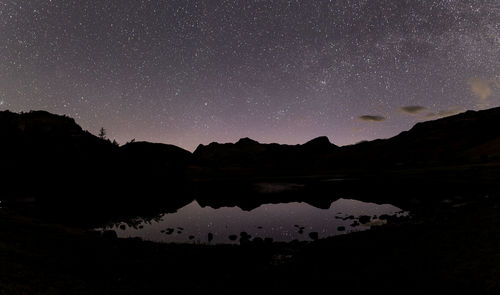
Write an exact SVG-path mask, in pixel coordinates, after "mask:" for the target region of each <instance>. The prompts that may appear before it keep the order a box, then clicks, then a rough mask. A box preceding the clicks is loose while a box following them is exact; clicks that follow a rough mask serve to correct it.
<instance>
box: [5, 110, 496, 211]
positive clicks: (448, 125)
mask: <svg viewBox="0 0 500 295" xmlns="http://www.w3.org/2000/svg"><path fill="white" fill-rule="evenodd" d="M498 126H500V108H492V109H488V110H482V111H467V112H465V113H462V114H458V115H455V116H450V117H446V118H442V119H437V120H434V121H427V122H422V123H418V124H416V125H415V126H414V127H413V128H411V129H410V130H408V131H404V132H402V133H401V134H399V135H397V136H394V137H392V138H389V139H379V140H374V141H369V142H362V143H359V144H355V145H349V146H342V147H338V146H336V145H335V144H333V143H331V142H330V140H329V139H328V138H327V137H325V136H322V137H318V138H314V139H312V140H310V141H308V142H306V143H304V144H301V145H285V144H276V143H270V144H264V143H259V142H257V141H255V140H252V139H250V138H242V139H240V140H239V141H237V142H236V143H223V144H221V143H215V142H213V143H210V144H208V145H201V144H200V145H199V146H198V147H197V149H196V150H195V151H194V153H190V152H189V151H186V150H184V149H182V148H179V147H176V146H174V145H168V144H159V143H149V142H130V143H127V144H125V145H123V146H118V145H116V144H113V143H111V142H110V141H109V140H106V139H103V138H99V137H97V136H95V135H93V134H91V133H89V132H88V131H85V130H83V129H82V128H81V127H80V126H79V125H78V124H76V122H75V121H74V119H72V118H69V117H67V116H60V115H54V114H51V113H48V112H45V111H32V112H29V113H21V114H16V113H12V112H9V111H3V112H0V138H1V139H2V144H1V145H0V153H1V154H2V160H1V164H2V170H1V171H0V177H1V179H2V181H3V186H2V199H3V200H8V201H9V200H10V201H13V202H14V201H15V202H18V201H23V202H24V201H26V200H28V201H29V202H34V203H35V204H36V206H35V207H36V208H43V211H44V212H53V215H54V216H57V215H61V214H65V218H76V217H80V218H84V217H85V216H88V214H92V217H93V218H96V219H99V218H102V219H105V218H107V217H109V216H121V215H127V216H130V215H134V214H135V215H138V214H139V212H142V214H154V212H155V210H159V208H161V210H162V211H165V210H175V209H177V208H179V206H181V205H183V204H187V203H189V202H190V201H192V198H193V196H192V195H193V194H191V193H188V191H190V190H196V195H197V198H198V199H199V200H203V201H204V202H206V201H207V200H209V201H210V200H213V199H214V198H213V197H212V196H213V195H214V194H222V193H220V191H221V188H222V187H228V193H227V194H226V195H224V196H220V198H219V201H220V203H219V205H225V204H227V202H229V203H231V204H239V203H238V200H237V199H238V198H240V199H245V200H246V201H247V202H248V204H249V205H248V206H249V207H251V206H255V205H256V204H257V203H259V202H265V201H268V200H267V199H266V200H264V199H262V200H260V199H259V200H257V199H255V196H254V193H253V191H254V190H253V186H254V182H253V180H252V179H256V177H260V178H261V179H264V178H265V177H283V176H289V177H292V176H294V177H295V176H300V177H312V176H314V175H319V174H331V175H333V174H336V175H337V174H338V175H342V174H345V173H346V172H347V171H349V173H350V174H353V173H354V176H355V175H356V173H361V172H363V171H386V170H391V169H406V171H410V170H411V169H416V168H418V169H420V170H418V171H426V169H429V168H431V167H458V166H464V167H465V166H467V165H488V167H493V166H495V165H496V166H498V164H499V163H500V129H498ZM453 169H455V168H453ZM353 171H354V172H353ZM356 171H357V172H356ZM415 171H416V170H415ZM457 171H458V170H457ZM221 177H222V178H221ZM224 177H230V178H231V179H233V180H234V179H235V178H239V180H237V181H233V180H231V181H230V182H228V181H222V182H219V181H216V179H217V178H221V179H223V178H224ZM318 187H319V188H318V189H315V191H311V192H310V193H308V195H311V196H312V195H321V194H322V190H323V188H321V187H322V186H318ZM289 195H291V194H289V193H287V196H289ZM237 196H238V197H237ZM304 197H305V198H308V197H307V196H300V198H304ZM259 198H264V197H263V196H260V197H259ZM294 198H297V199H299V197H298V196H294ZM215 199H217V198H215ZM326 201H328V200H323V201H321V202H324V203H325V204H326V203H328V202H326ZM256 202H257V203H256ZM69 208H71V209H69ZM169 208H170V209H169ZM55 211H57V212H55ZM101 221H102V220H101Z"/></svg>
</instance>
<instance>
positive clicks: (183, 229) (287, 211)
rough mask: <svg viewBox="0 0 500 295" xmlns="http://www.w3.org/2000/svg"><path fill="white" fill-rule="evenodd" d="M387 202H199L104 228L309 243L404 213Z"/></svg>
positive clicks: (171, 238)
mask: <svg viewBox="0 0 500 295" xmlns="http://www.w3.org/2000/svg"><path fill="white" fill-rule="evenodd" d="M407 214H408V213H407V212H403V211H402V210H401V209H400V208H397V207H395V206H393V205H389V204H383V205H379V204H374V203H366V202H361V201H357V200H350V199H338V200H336V201H334V202H332V203H331V205H330V207H329V208H328V209H320V208H316V207H314V206H312V205H309V204H307V203H303V202H292V203H280V204H264V205H261V206H259V207H257V208H255V209H253V210H251V211H245V210H242V209H240V208H238V207H221V208H211V207H202V206H200V205H199V204H198V202H196V201H193V202H191V203H190V204H188V205H186V206H184V207H182V208H180V209H178V210H177V211H176V212H174V213H168V214H162V215H161V216H160V217H158V218H157V219H155V220H153V221H144V220H138V221H136V222H133V223H132V222H129V223H124V222H122V223H118V224H114V225H112V226H108V227H106V228H105V229H106V230H114V231H116V233H117V235H118V237H121V238H127V237H140V238H142V239H143V240H148V241H155V242H168V243H203V244H237V243H240V240H241V241H248V240H252V239H256V238H257V239H263V240H264V239H266V241H278V242H289V241H293V240H300V241H311V240H315V239H317V238H319V239H321V238H325V237H330V236H335V235H339V234H345V233H350V232H353V231H362V230H367V229H370V227H372V226H376V225H383V224H385V223H386V222H387V217H388V216H397V217H400V216H404V215H407Z"/></svg>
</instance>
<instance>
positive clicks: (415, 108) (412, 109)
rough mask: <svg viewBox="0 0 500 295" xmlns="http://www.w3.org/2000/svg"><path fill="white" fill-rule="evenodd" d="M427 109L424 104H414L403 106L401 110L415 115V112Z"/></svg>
mask: <svg viewBox="0 0 500 295" xmlns="http://www.w3.org/2000/svg"><path fill="white" fill-rule="evenodd" d="M426 109H427V108H426V107H423V106H416V105H412V106H404V107H401V108H400V109H399V110H400V111H402V112H404V113H407V114H412V115H415V114H418V113H419V112H421V111H423V110H426Z"/></svg>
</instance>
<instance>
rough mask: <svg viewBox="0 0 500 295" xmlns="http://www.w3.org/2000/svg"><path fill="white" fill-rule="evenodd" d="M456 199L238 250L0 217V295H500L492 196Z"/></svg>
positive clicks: (499, 215)
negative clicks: (372, 222) (327, 234)
mask: <svg viewBox="0 0 500 295" xmlns="http://www.w3.org/2000/svg"><path fill="white" fill-rule="evenodd" d="M461 191H462V193H460V190H455V191H453V192H451V193H449V194H445V193H444V192H440V194H439V195H434V198H423V199H420V200H417V199H414V201H413V205H409V204H407V205H408V206H410V207H411V210H412V212H414V213H413V214H412V217H411V218H408V219H403V220H391V221H390V222H389V224H388V225H385V226H381V227H377V228H374V229H373V230H370V231H366V232H358V233H352V234H348V235H342V236H337V237H332V238H328V239H323V240H318V241H315V242H310V243H309V242H292V243H287V244H285V243H283V244H281V243H267V244H266V243H255V242H254V243H249V244H245V245H241V246H230V245H218V246H207V245H174V244H158V243H152V242H144V241H141V240H139V239H117V238H115V237H114V236H113V235H112V234H109V233H108V234H104V235H101V234H98V233H96V232H92V231H88V230H83V229H81V228H77V227H70V226H64V225H58V224H54V223H48V222H46V221H43V220H40V219H36V218H32V217H26V216H23V215H22V214H21V215H20V214H19V213H18V212H16V211H14V210H11V209H4V210H1V211H0V236H1V237H2V238H1V240H0V261H1V264H0V294H200V293H202V294H209V293H210V294H212V293H213V294H259V293H279V294H304V293H306V294H308V293H309V294H310V293H311V292H314V293H316V292H317V293H319V292H320V291H321V290H328V291H329V292H331V293H339V294H365V293H369V294H382V293H383V294H435V293H438V294H439V293H440V294H499V292H500V250H499V249H500V207H499V206H500V194H498V193H497V194H495V193H492V191H491V188H490V191H489V192H480V193H475V194H474V193H473V192H471V191H466V190H464V188H462V190H461ZM478 191H480V190H478ZM430 194H431V193H430ZM406 208H408V207H406ZM322 292H324V291H322Z"/></svg>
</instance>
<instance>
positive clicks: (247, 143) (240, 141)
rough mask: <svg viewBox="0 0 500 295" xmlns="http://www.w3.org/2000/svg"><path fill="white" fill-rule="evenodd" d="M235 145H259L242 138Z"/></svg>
mask: <svg viewBox="0 0 500 295" xmlns="http://www.w3.org/2000/svg"><path fill="white" fill-rule="evenodd" d="M236 144H238V145H253V144H259V142H258V141H255V140H253V139H250V138H248V137H244V138H242V139H240V140H238V142H236Z"/></svg>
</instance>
